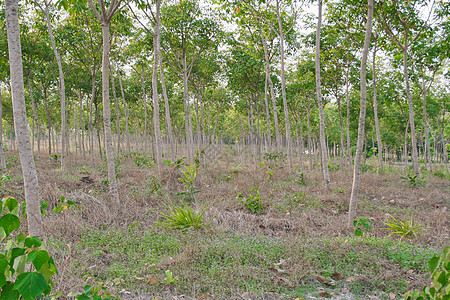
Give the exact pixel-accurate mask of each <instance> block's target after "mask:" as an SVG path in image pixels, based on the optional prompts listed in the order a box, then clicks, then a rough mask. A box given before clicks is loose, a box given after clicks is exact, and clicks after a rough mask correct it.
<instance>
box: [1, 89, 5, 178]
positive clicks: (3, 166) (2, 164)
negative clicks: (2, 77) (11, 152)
mask: <svg viewBox="0 0 450 300" xmlns="http://www.w3.org/2000/svg"><path fill="white" fill-rule="evenodd" d="M2 120H3V97H2V91H1V89H0V168H1V169H2V171H3V172H6V158H5V151H3V122H2Z"/></svg>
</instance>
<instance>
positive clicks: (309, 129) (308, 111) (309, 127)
mask: <svg viewBox="0 0 450 300" xmlns="http://www.w3.org/2000/svg"><path fill="white" fill-rule="evenodd" d="M310 110H311V109H310V104H309V103H308V109H307V110H306V125H307V127H308V158H309V168H308V169H309V170H310V171H312V169H313V161H312V154H311V151H312V147H311V145H312V140H311V122H310V118H309V114H310Z"/></svg>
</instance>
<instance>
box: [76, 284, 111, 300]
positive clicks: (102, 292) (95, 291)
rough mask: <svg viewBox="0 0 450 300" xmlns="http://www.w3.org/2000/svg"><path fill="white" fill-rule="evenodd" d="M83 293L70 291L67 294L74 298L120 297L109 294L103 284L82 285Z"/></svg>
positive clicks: (97, 299)
mask: <svg viewBox="0 0 450 300" xmlns="http://www.w3.org/2000/svg"><path fill="white" fill-rule="evenodd" d="M83 289H84V293H83V294H79V295H77V294H76V293H70V294H69V295H67V296H68V297H75V299H76V300H90V299H92V300H101V299H103V300H112V299H120V298H118V297H114V296H111V294H110V293H109V292H108V291H107V290H106V288H105V287H104V286H103V285H97V286H91V285H85V286H84V288H83Z"/></svg>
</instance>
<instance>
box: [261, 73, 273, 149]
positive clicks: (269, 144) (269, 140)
mask: <svg viewBox="0 0 450 300" xmlns="http://www.w3.org/2000/svg"><path fill="white" fill-rule="evenodd" d="M267 77H268V76H267V74H266V80H265V83H264V106H263V107H264V115H265V116H266V128H267V138H266V139H267V152H270V151H271V148H272V137H271V135H272V134H271V130H270V110H269V102H268V99H267V98H268V88H269V87H268V85H269V80H268V78H267Z"/></svg>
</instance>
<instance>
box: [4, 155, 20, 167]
mask: <svg viewBox="0 0 450 300" xmlns="http://www.w3.org/2000/svg"><path fill="white" fill-rule="evenodd" d="M17 164H19V157H18V156H17V155H11V156H8V157H7V158H6V168H8V169H11V168H13V167H15V166H16V165H17Z"/></svg>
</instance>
